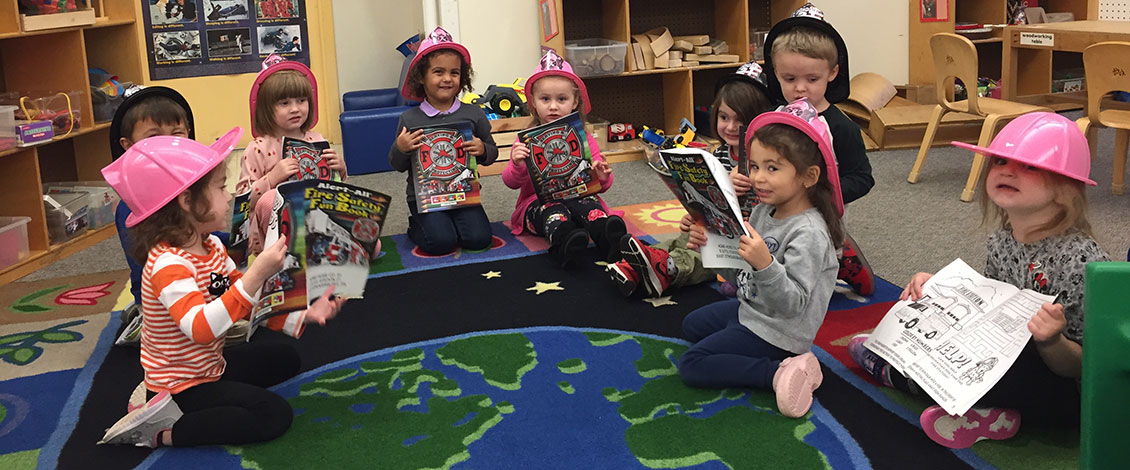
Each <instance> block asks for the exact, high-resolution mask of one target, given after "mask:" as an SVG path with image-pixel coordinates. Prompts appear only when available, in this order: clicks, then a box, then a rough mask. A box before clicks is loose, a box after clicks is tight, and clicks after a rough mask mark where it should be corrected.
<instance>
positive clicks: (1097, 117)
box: [1075, 41, 1130, 194]
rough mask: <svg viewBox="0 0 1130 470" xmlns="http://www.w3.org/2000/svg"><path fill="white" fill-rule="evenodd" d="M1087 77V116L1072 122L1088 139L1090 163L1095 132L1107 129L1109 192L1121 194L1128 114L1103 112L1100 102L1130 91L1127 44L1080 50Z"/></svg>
mask: <svg viewBox="0 0 1130 470" xmlns="http://www.w3.org/2000/svg"><path fill="white" fill-rule="evenodd" d="M1083 68H1084V69H1085V70H1086V76H1087V115H1086V116H1084V117H1081V118H1079V120H1077V121H1075V123H1076V124H1078V125H1079V130H1081V131H1083V134H1085V135H1086V136H1087V144H1088V145H1090V146H1091V160H1094V159H1095V149H1096V148H1097V146H1096V140H1097V137H1098V128H1100V127H1110V128H1113V129H1115V133H1114V178H1113V179H1112V180H1111V184H1110V192H1111V193H1114V194H1122V190H1123V185H1122V177H1123V175H1124V174H1125V173H1126V150H1127V147H1128V146H1130V145H1128V144H1130V111H1123V110H1118V109H1102V107H1101V106H1102V101H1103V98H1104V97H1105V96H1106V95H1107V94H1109V93H1111V92H1116V91H1130V75H1127V74H1130V42H1114V41H1109V42H1100V43H1097V44H1093V45H1091V46H1089V47H1087V48H1086V49H1084V50H1083Z"/></svg>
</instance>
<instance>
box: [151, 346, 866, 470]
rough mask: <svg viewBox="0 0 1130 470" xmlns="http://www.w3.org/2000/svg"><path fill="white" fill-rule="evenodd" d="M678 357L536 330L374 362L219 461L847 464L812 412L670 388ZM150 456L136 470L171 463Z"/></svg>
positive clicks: (296, 383)
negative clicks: (263, 439) (286, 423)
mask: <svg viewBox="0 0 1130 470" xmlns="http://www.w3.org/2000/svg"><path fill="white" fill-rule="evenodd" d="M685 349H686V345H685V344H683V343H682V342H680V341H678V340H669V339H665V338H659V337H650V336H646V335H640V334H634V333H620V332H607V331H598V330H582V329H575V328H564V327H540V328H529V329H524V330H518V331H506V332H487V333H482V334H473V335H467V336H461V337H455V338H450V339H442V340H436V341H429V342H425V343H418V344H415V345H409V346H406V347H400V348H393V349H390V350H385V351H378V352H375V353H371V354H366V355H362V356H358V357H355V358H353V359H350V360H346V361H342V362H341V363H339V364H336V365H333V366H330V367H326V368H322V369H319V370H315V371H311V372H310V373H308V374H305V375H304V376H301V377H298V378H296V379H295V380H293V381H291V382H289V383H287V384H284V385H283V386H282V387H280V390H279V392H280V393H281V394H282V395H283V396H286V397H289V400H290V402H291V405H292V406H294V408H295V415H296V416H295V420H294V424H293V426H292V427H291V429H290V431H289V432H287V434H286V435H284V436H283V437H282V438H280V439H278V440H276V441H273V442H269V443H264V444H259V445H253V446H247V447H243V448H228V452H229V453H227V454H224V455H227V457H223V458H225V459H234V458H238V459H239V462H238V463H237V462H235V461H231V460H227V461H228V462H230V463H228V464H227V465H226V466H230V467H232V468H234V467H237V466H242V467H244V468H257V469H261V470H268V469H273V468H295V467H306V468H312V467H314V466H317V467H330V468H333V467H345V468H351V467H358V466H364V467H368V468H453V469H454V468H468V469H470V468H487V467H489V468H536V467H539V466H543V465H545V463H546V462H555V463H558V464H560V465H562V466H565V467H571V468H579V467H589V468H594V467H598V468H685V467H693V466H697V465H701V464H704V463H710V462H713V463H714V464H718V465H723V466H726V467H729V468H733V469H745V468H751V469H752V468H782V467H781V466H782V465H783V466H784V467H787V468H801V469H803V468H812V469H822V468H828V467H829V466H830V467H833V468H835V467H842V468H847V467H850V466H851V464H850V462H851V459H849V452H853V451H854V452H857V448H856V447H855V446H854V445H852V444H851V443H850V442H849V443H846V445H845V443H841V442H840V441H839V439H840V438H841V437H842V436H836V435H834V432H833V431H832V430H831V429H830V428H829V427H828V426H827V425H826V424H824V422H823V421H822V420H820V419H817V418H816V417H815V416H814V415H813V414H809V415H808V416H807V417H805V418H803V419H799V420H798V419H789V418H785V417H782V416H780V415H779V414H778V413H777V412H776V405H775V401H774V399H773V396H772V394H771V393H770V392H764V391H754V392H750V391H744V390H703V389H693V388H689V387H687V386H685V385H683V383H682V381H681V380H680V379H679V377H678V374H677V371H676V368H675V362H674V361H675V360H676V359H677V358H678V356H679V355H680V354H682V352H683V351H684V350H685ZM753 430H757V431H756V435H757V436H758V437H757V438H756V439H752V438H751V432H752V431H753ZM850 449H855V450H850ZM162 452H164V451H159V452H157V453H156V454H155V455H154V459H150V461H149V462H147V463H149V464H151V466H150V468H162V467H163V466H164V464H165V463H171V462H172V460H168V461H165V460H164V459H175V458H176V457H175V456H174V455H172V454H169V455H162ZM216 452H217V454H220V451H219V450H218V449H217V451H216ZM856 457H857V458H858V457H859V456H858V455H857V456H856ZM214 458H215V459H221V456H220V455H216V456H214ZM208 460H212V459H208ZM218 462H220V460H216V461H215V462H214V463H218Z"/></svg>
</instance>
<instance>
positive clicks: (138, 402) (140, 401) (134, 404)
mask: <svg viewBox="0 0 1130 470" xmlns="http://www.w3.org/2000/svg"><path fill="white" fill-rule="evenodd" d="M146 392H147V390H146V389H145V381H144V380H142V381H141V383H139V384H137V387H136V388H134V389H133V393H131V394H130V396H129V403H127V404H126V413H129V412H131V411H133V410H136V409H138V408H141V407H143V406H145V397H146V395H147V393H146Z"/></svg>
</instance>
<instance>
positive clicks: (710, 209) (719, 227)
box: [652, 147, 750, 270]
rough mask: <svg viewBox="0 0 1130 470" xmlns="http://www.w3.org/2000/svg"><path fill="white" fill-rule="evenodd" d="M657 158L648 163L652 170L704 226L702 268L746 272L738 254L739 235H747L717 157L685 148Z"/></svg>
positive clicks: (664, 152)
mask: <svg viewBox="0 0 1130 470" xmlns="http://www.w3.org/2000/svg"><path fill="white" fill-rule="evenodd" d="M659 158H660V161H659V162H653V163H652V168H653V169H655V170H656V172H657V173H659V174H660V177H661V178H663V180H664V183H666V184H667V187H668V188H671V192H672V193H675V197H676V198H678V199H679V202H680V203H682V204H683V208H684V209H686V210H687V212H688V213H690V214H691V217H694V218H695V220H696V221H698V222H699V223H701V224H702V225H703V226H704V227H706V245H704V246H703V247H702V250H701V251H702V265H703V266H705V267H707V268H734V269H746V270H748V269H750V267H749V263H748V262H746V261H745V260H744V259H742V257H741V255H739V254H738V246H739V245H740V240H741V236H742V235H747V233H746V230H745V225H744V224H742V221H743V220H744V219H742V215H741V211H740V210H739V209H738V198H737V196H736V195H735V194H734V186H733V182H731V181H730V173H729V172H727V171H726V168H725V167H724V166H723V165H722V162H720V161H718V157H715V156H714V155H712V154H711V153H710V152H707V151H705V150H702V149H696V148H689V147H688V148H673V149H667V150H660V151H659ZM660 165H661V166H662V167H661V168H660ZM665 173H666V174H665Z"/></svg>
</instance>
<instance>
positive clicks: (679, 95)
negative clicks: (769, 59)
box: [542, 0, 805, 161]
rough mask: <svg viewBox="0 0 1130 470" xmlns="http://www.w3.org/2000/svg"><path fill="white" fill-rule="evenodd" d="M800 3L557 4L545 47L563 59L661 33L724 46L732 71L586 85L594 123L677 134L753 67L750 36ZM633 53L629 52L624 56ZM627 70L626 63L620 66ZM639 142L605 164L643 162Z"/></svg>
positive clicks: (620, 147)
mask: <svg viewBox="0 0 1130 470" xmlns="http://www.w3.org/2000/svg"><path fill="white" fill-rule="evenodd" d="M804 3H805V2H804V1H803V0H712V1H705V2H698V3H695V4H693V5H689V4H687V3H686V2H683V1H681V0H569V1H561V0H559V1H558V2H556V7H557V11H556V14H555V18H556V21H557V30H558V31H559V33H558V34H557V35H556V36H554V37H553V38H551V39H549V40H544V38H543V41H542V46H544V47H549V48H553V49H555V50H556V51H557V53H558V54H561V55H562V56H563V57H564V56H565V41H567V40H568V41H572V40H579V39H592V38H603V39H610V40H613V41H620V42H625V43H631V36H632V34H641V33H644V32H646V31H649V30H651V29H654V28H657V27H666V28H668V29H669V30H670V31H671V34H672V35H675V36H681V35H694V34H708V35H710V37H712V38H718V39H722V40H724V41H726V43H727V45H728V46H729V48H730V52H729V53H730V54H736V55H737V56H738V58H739V61H738V62H735V63H719V64H702V65H697V66H693V67H676V68H670V69H653V70H641V71H627V72H624V73H622V74H618V75H608V76H598V77H586V78H585V79H584V80H585V84H586V86H587V87H588V90H589V98H590V100H591V101H592V113H591V114H592V115H593V116H598V117H600V118H602V119H604V120H607V121H609V122H625V123H631V124H632V125H634V126H635V127H636V129H637V131H639V130H640V129H642V127H643V126H645V125H646V126H649V127H652V128H659V129H663V130H664V131H665V132H667V133H668V134H672V133H675V132H677V131H678V129H679V124H680V122H681V121H682V120H683V119H684V118H686V119H690V120H693V118H694V109H695V106H696V105H697V106H709V105H710V104H711V103H712V102H713V97H714V88H713V87H714V83H715V81H716V80H717V78H718V77H720V76H721V75H724V74H725V73H727V72H729V71H733V70H736V69H737V68H738V66H740V65H741V64H742V63H744V62H746V61H748V60H749V59H750V51H749V43H750V37H749V33H750V30H767V29H769V26H771V25H772V24H774V23H776V22H777V21H780V20H781V19H784V18H786V17H788V16H789V15H790V14H791V13H792V12H793V11H795V10H796V9H797V8H799V7H800V6H801V5H803V4H804ZM629 53H630V52H629ZM625 63H627V61H626V60H625ZM642 145H643V144H642V143H640V142H639V141H631V142H614V143H609V144H608V145H607V146H602V147H601V152H602V153H603V154H604V155H605V157H607V158H608V159H609V161H624V160H632V159H639V158H643V156H644V152H643V146H642Z"/></svg>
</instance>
